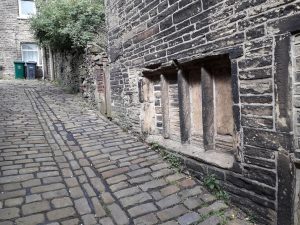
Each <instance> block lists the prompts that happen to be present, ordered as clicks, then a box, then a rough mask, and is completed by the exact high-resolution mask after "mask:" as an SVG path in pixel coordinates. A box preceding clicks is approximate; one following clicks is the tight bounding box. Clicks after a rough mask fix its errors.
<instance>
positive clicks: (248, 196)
mask: <svg viewBox="0 0 300 225" xmlns="http://www.w3.org/2000/svg"><path fill="white" fill-rule="evenodd" d="M106 5H107V23H108V30H109V34H108V35H109V37H108V40H109V43H108V46H109V49H108V56H109V64H110V65H109V67H110V69H109V70H110V72H109V73H110V74H109V75H108V76H106V78H105V79H106V80H107V81H106V82H104V83H105V85H106V90H107V91H109V92H110V97H109V98H107V99H106V101H107V102H109V105H111V112H110V113H111V117H112V119H113V120H114V121H116V122H117V123H119V124H120V125H122V126H123V127H126V128H127V129H130V130H132V131H134V132H136V133H138V134H140V135H142V136H144V137H145V138H146V140H147V141H149V142H157V143H159V144H161V145H164V146H166V147H167V148H168V149H170V150H173V151H176V152H178V153H179V154H180V155H181V156H182V158H183V159H184V163H185V164H186V166H187V167H188V168H189V169H190V170H191V172H192V173H193V175H194V176H196V177H198V178H199V179H200V180H201V179H203V177H205V176H207V175H208V174H215V175H216V176H217V177H218V179H219V180H220V181H221V183H222V185H223V187H224V189H225V190H226V191H227V192H228V193H229V194H230V196H231V201H232V202H233V203H235V204H237V205H238V206H239V207H241V208H243V209H245V210H248V211H250V212H251V213H252V214H253V215H255V217H256V220H257V221H258V222H259V223H261V224H277V225H291V224H295V225H297V224H300V222H298V217H299V214H300V213H299V202H298V200H299V181H300V175H299V174H300V172H299V169H297V168H299V164H298V163H299V157H300V154H299V153H300V151H299V149H300V146H299V137H300V129H299V128H300V127H299V123H300V120H299V118H300V110H299V107H300V103H299V102H300V99H299V95H300V85H299V84H300V83H299V82H300V78H299V77H300V72H299V71H300V57H299V56H300V1H296V0H243V1H237V0H107V1H106ZM105 79H104V80H105ZM102 80H103V79H102ZM103 96H105V95H103Z"/></svg>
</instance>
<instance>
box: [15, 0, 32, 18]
mask: <svg viewBox="0 0 300 225" xmlns="http://www.w3.org/2000/svg"><path fill="white" fill-rule="evenodd" d="M22 1H23V0H18V4H19V17H18V18H20V19H29V18H30V17H31V16H32V15H24V14H22V6H21V2H22ZM32 1H33V2H34V3H35V0H32ZM35 14H36V5H35V4H34V13H33V15H35Z"/></svg>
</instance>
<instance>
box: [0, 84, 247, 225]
mask: <svg viewBox="0 0 300 225" xmlns="http://www.w3.org/2000/svg"><path fill="white" fill-rule="evenodd" d="M0 97H1V100H2V101H0V127H1V131H0V191H1V192H0V225H3V224H8V225H12V224H16V225H37V224H52V225H56V224H62V225H78V224H83V225H88V224H100V225H127V224H128V225H129V224H130V225H131V224H136V225H154V224H160V225H163V224H165V225H173V224H190V223H191V222H192V221H194V222H195V220H196V219H197V218H198V215H203V214H207V213H208V214H209V213H210V212H211V211H218V210H225V212H229V210H232V208H233V207H229V208H228V206H227V205H226V204H225V203H224V202H222V201H217V199H216V198H215V197H214V196H212V195H211V194H209V193H208V192H207V191H206V190H205V188H203V187H202V186H201V185H199V184H198V182H197V181H195V180H194V179H190V178H188V177H187V176H186V175H184V174H181V173H177V172H176V171H174V170H172V169H171V168H170V166H169V164H168V163H167V162H165V161H164V160H163V159H162V158H161V157H160V155H159V154H158V153H156V152H154V151H152V150H150V149H149V147H148V146H147V145H145V144H143V143H141V142H139V141H138V140H137V138H135V137H133V136H131V135H129V134H128V133H125V132H123V131H122V129H121V128H119V127H118V126H116V125H115V124H113V123H111V122H110V121H108V120H107V119H105V118H103V117H102V116H100V115H99V114H98V113H96V112H95V111H94V110H89V109H87V108H86V107H84V104H83V103H82V100H81V98H80V97H79V96H76V95H70V94H65V93H64V92H63V91H62V90H60V89H59V88H57V87H54V86H52V85H51V84H48V83H43V82H37V81H28V82H27V81H0ZM230 212H231V211H230ZM233 212H236V209H235V208H234V209H233ZM227 214H228V215H229V213H227ZM227 214H226V213H225V214H224V215H227ZM239 215H243V214H241V213H240V212H239ZM219 219H220V218H218V217H216V216H210V217H208V218H207V220H206V221H203V223H202V224H209V223H212V224H214V223H215V222H217V221H220V220H219ZM237 221H239V222H240V221H243V217H241V218H238V219H237ZM212 224H209V225H212ZM232 224H234V221H232Z"/></svg>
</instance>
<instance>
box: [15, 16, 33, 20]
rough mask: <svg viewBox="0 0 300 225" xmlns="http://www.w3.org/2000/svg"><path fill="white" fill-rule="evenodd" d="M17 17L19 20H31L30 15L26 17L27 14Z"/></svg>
mask: <svg viewBox="0 0 300 225" xmlns="http://www.w3.org/2000/svg"><path fill="white" fill-rule="evenodd" d="M17 19H18V20H29V19H30V17H26V16H18V17H17Z"/></svg>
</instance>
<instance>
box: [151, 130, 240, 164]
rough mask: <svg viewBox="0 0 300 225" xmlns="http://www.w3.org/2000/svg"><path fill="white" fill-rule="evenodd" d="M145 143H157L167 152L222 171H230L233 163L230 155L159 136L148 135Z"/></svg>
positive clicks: (232, 157)
mask: <svg viewBox="0 0 300 225" xmlns="http://www.w3.org/2000/svg"><path fill="white" fill-rule="evenodd" d="M146 142H147V143H149V144H150V143H157V144H159V145H161V146H163V147H164V148H166V149H167V150H169V151H173V152H176V153H177V154H179V155H183V156H185V157H188V158H192V159H194V160H197V161H200V162H204V163H206V164H210V165H213V166H216V167H219V168H223V169H231V168H232V167H233V164H234V162H235V158H234V156H233V155H232V154H230V153H225V152H220V151H215V150H210V151H205V150H204V149H203V148H200V147H196V146H193V145H190V144H181V143H180V142H178V141H174V140H170V139H165V138H164V137H162V136H159V135H150V136H148V137H147V138H146Z"/></svg>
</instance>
